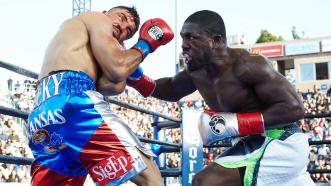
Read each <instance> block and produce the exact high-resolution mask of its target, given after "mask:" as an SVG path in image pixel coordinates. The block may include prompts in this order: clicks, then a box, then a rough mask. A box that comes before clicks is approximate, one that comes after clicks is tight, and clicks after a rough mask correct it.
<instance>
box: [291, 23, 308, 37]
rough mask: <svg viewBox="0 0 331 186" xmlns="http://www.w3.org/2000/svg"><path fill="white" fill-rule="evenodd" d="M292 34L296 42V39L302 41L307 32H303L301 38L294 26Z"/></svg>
mask: <svg viewBox="0 0 331 186" xmlns="http://www.w3.org/2000/svg"><path fill="white" fill-rule="evenodd" d="M291 33H292V37H293V39H294V40H295V39H301V38H303V37H304V36H305V32H304V31H302V34H301V36H299V34H298V32H297V30H296V27H295V26H292V30H291Z"/></svg>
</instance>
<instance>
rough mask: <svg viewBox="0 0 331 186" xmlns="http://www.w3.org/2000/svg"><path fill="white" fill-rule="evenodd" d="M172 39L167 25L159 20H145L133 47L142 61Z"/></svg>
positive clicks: (172, 34)
mask: <svg viewBox="0 0 331 186" xmlns="http://www.w3.org/2000/svg"><path fill="white" fill-rule="evenodd" d="M173 38H174V33H173V31H172V30H171V28H170V27H169V25H168V24H167V23H166V22H165V21H164V20H162V19H160V18H154V19H149V20H147V21H146V22H145V23H144V24H143V25H142V26H141V28H140V31H139V40H138V42H137V43H136V44H135V45H134V46H133V48H134V49H136V50H138V51H139V52H140V53H141V55H142V59H144V58H145V57H146V56H147V55H148V54H149V53H151V52H154V51H155V50H156V49H157V48H158V47H159V46H161V45H165V44H167V43H168V42H170V41H171V40H172V39H173Z"/></svg>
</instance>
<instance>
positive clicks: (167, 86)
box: [152, 70, 197, 101]
mask: <svg viewBox="0 0 331 186" xmlns="http://www.w3.org/2000/svg"><path fill="white" fill-rule="evenodd" d="M195 90H197V89H196V87H195V85H194V83H193V81H192V79H191V78H190V77H189V75H188V74H187V72H186V71H185V70H184V71H181V72H179V73H178V74H177V75H175V76H174V77H166V78H161V79H158V80H156V87H155V89H154V92H153V94H152V96H153V97H155V98H158V99H162V100H166V101H178V100H179V99H181V98H183V97H184V96H187V95H189V94H191V93H193V92H194V91H195Z"/></svg>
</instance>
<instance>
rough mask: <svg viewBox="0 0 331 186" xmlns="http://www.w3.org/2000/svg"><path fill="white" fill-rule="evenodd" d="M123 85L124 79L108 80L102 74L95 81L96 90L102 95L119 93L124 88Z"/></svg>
mask: <svg viewBox="0 0 331 186" xmlns="http://www.w3.org/2000/svg"><path fill="white" fill-rule="evenodd" d="M125 86H126V83H125V81H122V82H119V83H114V82H110V81H109V80H108V79H107V78H106V77H105V76H104V75H102V76H101V77H100V78H99V80H98V81H97V91H98V92H100V93H101V94H102V95H104V96H113V95H117V94H120V93H122V92H123V91H124V90H125Z"/></svg>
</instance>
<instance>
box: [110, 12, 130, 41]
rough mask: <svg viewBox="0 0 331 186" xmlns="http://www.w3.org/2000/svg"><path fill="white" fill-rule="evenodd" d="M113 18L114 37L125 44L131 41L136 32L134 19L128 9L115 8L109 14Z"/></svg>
mask: <svg viewBox="0 0 331 186" xmlns="http://www.w3.org/2000/svg"><path fill="white" fill-rule="evenodd" d="M107 14H108V15H109V16H110V17H111V18H112V21H113V22H112V24H113V25H112V26H113V36H114V37H115V38H116V39H117V40H118V41H119V42H120V43H123V42H124V41H125V40H127V39H130V38H131V37H132V36H133V35H134V34H135V30H136V25H135V22H134V17H133V16H132V15H131V14H130V12H129V11H128V10H126V9H121V8H115V9H112V10H111V11H110V12H108V13H107Z"/></svg>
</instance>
